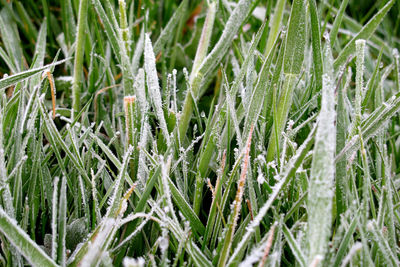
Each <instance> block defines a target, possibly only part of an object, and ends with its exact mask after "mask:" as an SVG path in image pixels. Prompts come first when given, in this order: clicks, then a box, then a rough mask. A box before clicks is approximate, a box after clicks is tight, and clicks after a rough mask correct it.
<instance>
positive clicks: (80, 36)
mask: <svg viewBox="0 0 400 267" xmlns="http://www.w3.org/2000/svg"><path fill="white" fill-rule="evenodd" d="M88 3H89V0H81V1H80V2H79V13H78V25H77V30H76V32H77V35H76V40H75V42H76V47H75V60H74V77H73V81H72V108H73V112H71V118H74V115H75V114H74V113H75V112H78V111H79V110H80V107H81V92H82V87H83V55H84V53H85V40H86V27H87V14H88Z"/></svg>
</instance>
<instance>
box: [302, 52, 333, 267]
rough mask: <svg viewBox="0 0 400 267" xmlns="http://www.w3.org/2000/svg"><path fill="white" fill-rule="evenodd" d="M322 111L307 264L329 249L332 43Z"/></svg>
mask: <svg viewBox="0 0 400 267" xmlns="http://www.w3.org/2000/svg"><path fill="white" fill-rule="evenodd" d="M325 59H326V64H325V69H324V75H323V85H322V102H321V111H320V114H319V116H318V129H317V133H316V136H315V147H314V153H313V161H312V166H311V174H310V185H309V187H310V188H309V193H308V205H307V211H308V246H309V253H308V264H311V263H312V262H314V261H315V260H316V259H320V260H323V259H324V258H325V253H326V252H327V246H328V239H329V237H330V233H331V230H330V229H331V224H332V199H333V194H334V187H333V185H334V179H335V150H336V125H335V120H336V111H335V95H334V94H335V88H334V84H333V70H332V65H331V63H332V55H331V51H330V47H329V45H327V48H326V52H325Z"/></svg>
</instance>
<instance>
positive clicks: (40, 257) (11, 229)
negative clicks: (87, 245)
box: [0, 207, 57, 267]
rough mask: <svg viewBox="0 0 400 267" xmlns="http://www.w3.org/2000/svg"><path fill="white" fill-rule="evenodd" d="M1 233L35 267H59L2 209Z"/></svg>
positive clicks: (0, 210)
mask: <svg viewBox="0 0 400 267" xmlns="http://www.w3.org/2000/svg"><path fill="white" fill-rule="evenodd" d="M0 231H1V232H2V233H3V235H4V236H6V237H7V239H8V240H10V242H11V243H12V244H13V245H14V246H15V247H16V248H17V250H18V251H19V252H20V253H21V254H22V255H23V256H24V257H25V258H26V259H27V260H28V262H30V263H31V264H32V265H34V266H43V267H47V266H57V264H56V263H55V262H54V261H53V260H52V259H51V258H50V257H49V256H48V255H47V254H46V252H44V251H43V250H42V249H41V248H40V247H39V246H38V245H37V244H36V243H35V242H34V241H33V240H32V239H30V237H29V236H28V235H27V234H26V233H25V232H24V230H22V229H21V228H20V227H19V226H18V225H17V223H16V221H15V220H14V219H12V218H10V216H8V215H7V213H6V212H5V211H4V210H3V208H1V207H0Z"/></svg>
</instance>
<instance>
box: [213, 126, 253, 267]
mask: <svg viewBox="0 0 400 267" xmlns="http://www.w3.org/2000/svg"><path fill="white" fill-rule="evenodd" d="M253 129H254V128H253V127H251V129H250V133H249V137H248V139H247V142H246V148H245V149H246V150H245V153H244V158H243V166H242V172H241V174H240V179H239V182H238V188H237V192H236V196H235V201H234V204H233V205H234V206H233V210H232V213H231V215H230V221H229V223H228V229H227V232H226V235H225V238H224V242H223V243H224V245H223V247H222V251H221V252H220V257H219V260H218V266H219V267H222V266H225V265H226V262H227V260H228V256H229V252H230V249H231V246H232V241H233V235H234V233H235V229H236V226H237V221H238V219H239V215H240V209H241V207H242V199H243V193H244V187H245V182H246V177H247V168H248V165H249V161H250V159H249V153H250V146H251V137H252V134H253Z"/></svg>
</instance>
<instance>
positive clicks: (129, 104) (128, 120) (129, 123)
mask: <svg viewBox="0 0 400 267" xmlns="http://www.w3.org/2000/svg"><path fill="white" fill-rule="evenodd" d="M137 106H138V105H137V104H136V97H135V96H125V97H124V108H125V125H126V127H125V129H126V149H128V148H129V147H130V146H132V147H133V148H134V150H133V159H131V160H130V163H129V165H130V174H131V178H132V180H135V179H136V177H135V176H136V171H137V160H138V157H137V155H136V154H137V153H136V152H137V146H138V129H139V128H138V126H139V118H138V116H137Z"/></svg>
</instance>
